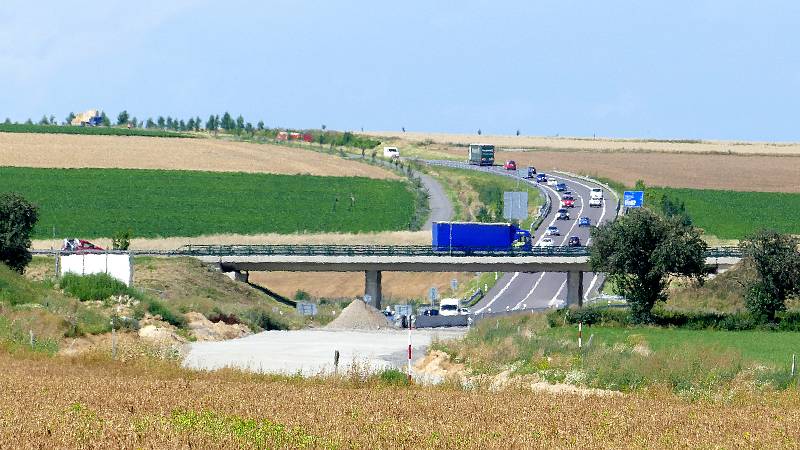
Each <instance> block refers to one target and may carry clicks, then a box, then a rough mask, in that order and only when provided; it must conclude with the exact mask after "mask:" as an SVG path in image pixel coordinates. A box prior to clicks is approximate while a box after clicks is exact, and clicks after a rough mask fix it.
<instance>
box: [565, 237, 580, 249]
mask: <svg viewBox="0 0 800 450" xmlns="http://www.w3.org/2000/svg"><path fill="white" fill-rule="evenodd" d="M567 246H568V247H580V246H581V238H579V237H578V236H570V237H569V240H568V241H567Z"/></svg>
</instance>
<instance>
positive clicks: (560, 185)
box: [556, 183, 567, 192]
mask: <svg viewBox="0 0 800 450" xmlns="http://www.w3.org/2000/svg"><path fill="white" fill-rule="evenodd" d="M556 190H557V191H558V192H564V191H566V190H567V185H566V184H565V183H558V184H556Z"/></svg>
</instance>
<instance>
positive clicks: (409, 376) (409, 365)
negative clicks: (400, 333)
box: [408, 317, 411, 384]
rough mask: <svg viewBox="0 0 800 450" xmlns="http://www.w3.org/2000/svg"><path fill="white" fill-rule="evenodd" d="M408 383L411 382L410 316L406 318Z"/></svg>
mask: <svg viewBox="0 0 800 450" xmlns="http://www.w3.org/2000/svg"><path fill="white" fill-rule="evenodd" d="M408 384H411V318H410V317H409V320H408Z"/></svg>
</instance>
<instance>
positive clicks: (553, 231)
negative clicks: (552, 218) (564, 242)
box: [545, 225, 561, 236]
mask: <svg viewBox="0 0 800 450" xmlns="http://www.w3.org/2000/svg"><path fill="white" fill-rule="evenodd" d="M545 234H546V235H547V236H561V231H559V230H558V227H557V226H555V225H553V226H549V227H547V231H545Z"/></svg>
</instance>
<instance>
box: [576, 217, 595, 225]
mask: <svg viewBox="0 0 800 450" xmlns="http://www.w3.org/2000/svg"><path fill="white" fill-rule="evenodd" d="M578 226H579V227H590V226H592V221H591V219H589V218H588V217H581V218H580V220H578Z"/></svg>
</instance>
